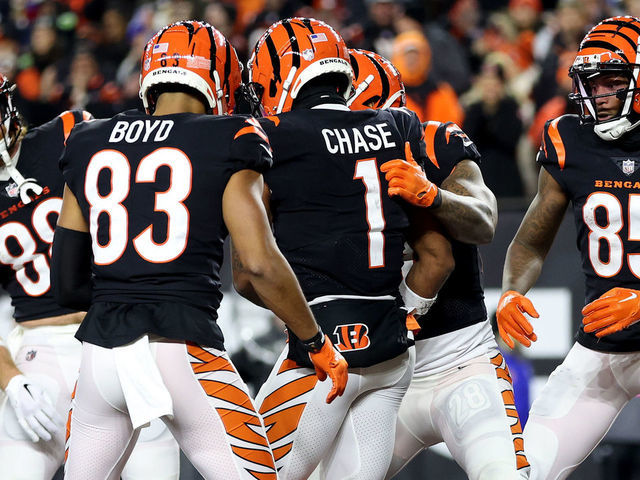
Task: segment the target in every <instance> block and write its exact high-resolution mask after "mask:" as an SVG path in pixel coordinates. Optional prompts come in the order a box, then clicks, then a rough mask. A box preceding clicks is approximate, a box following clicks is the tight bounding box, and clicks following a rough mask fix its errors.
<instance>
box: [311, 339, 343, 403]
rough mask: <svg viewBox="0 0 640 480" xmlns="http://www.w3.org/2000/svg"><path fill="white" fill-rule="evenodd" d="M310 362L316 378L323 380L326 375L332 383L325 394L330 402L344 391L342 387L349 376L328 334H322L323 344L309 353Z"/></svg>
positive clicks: (341, 357)
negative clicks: (316, 350) (327, 393)
mask: <svg viewBox="0 0 640 480" xmlns="http://www.w3.org/2000/svg"><path fill="white" fill-rule="evenodd" d="M309 357H310V358H311V362H312V363H313V366H314V367H315V368H316V375H317V377H318V379H319V380H320V381H321V382H323V381H324V380H325V379H326V378H327V375H329V378H330V379H331V382H332V383H333V387H332V388H331V391H330V392H329V395H327V403H331V402H333V401H334V400H335V398H336V397H339V396H341V395H342V394H343V393H344V389H345V388H346V386H347V379H348V378H349V375H348V372H347V368H348V367H349V366H348V365H347V361H346V360H345V359H344V357H343V356H342V355H340V352H338V351H337V350H336V349H335V348H333V344H332V343H331V340H330V339H329V337H328V336H326V335H325V336H324V344H323V345H322V348H321V349H320V351H318V352H317V353H309Z"/></svg>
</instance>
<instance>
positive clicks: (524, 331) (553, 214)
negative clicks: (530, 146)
mask: <svg viewBox="0 0 640 480" xmlns="http://www.w3.org/2000/svg"><path fill="white" fill-rule="evenodd" d="M568 204H569V198H568V196H567V194H566V193H565V192H564V190H563V189H562V187H561V186H560V185H559V184H558V182H557V181H556V180H554V178H553V177H552V176H551V175H550V174H549V173H548V172H547V171H546V170H545V169H544V168H542V169H540V176H539V177H538V192H537V194H536V196H535V198H534V199H533V202H532V203H531V205H530V206H529V209H528V210H527V213H526V214H525V216H524V218H523V220H522V223H521V224H520V228H519V229H518V232H517V233H516V236H515V237H514V239H513V240H512V242H511V244H510V245H509V249H508V250H507V257H506V259H505V264H504V270H503V273H502V291H503V292H504V293H503V294H502V297H501V298H500V302H499V303H498V310H497V312H496V317H497V321H498V331H499V332H500V336H501V337H502V339H503V340H504V341H505V342H506V343H507V345H509V346H510V347H511V348H513V346H514V342H513V340H512V339H511V338H510V336H511V337H513V338H515V339H516V340H518V341H519V342H520V343H522V344H523V345H525V346H527V347H528V346H530V345H531V341H536V340H537V336H536V334H535V333H534V332H533V327H532V326H531V324H530V323H529V321H528V320H527V319H526V317H525V316H524V313H528V314H529V315H531V316H533V317H536V318H537V317H538V313H537V312H536V310H535V308H534V307H533V304H532V303H531V301H530V300H529V299H528V298H526V297H524V294H525V293H527V292H528V291H529V289H530V288H531V287H532V286H533V285H534V284H535V283H536V281H537V280H538V277H539V276H540V272H541V271H542V265H543V263H544V259H545V258H546V256H547V253H549V249H550V248H551V244H552V243H553V239H554V238H555V236H556V234H557V233H558V228H560V224H561V223H562V219H563V217H564V214H565V211H566V210H567V205H568Z"/></svg>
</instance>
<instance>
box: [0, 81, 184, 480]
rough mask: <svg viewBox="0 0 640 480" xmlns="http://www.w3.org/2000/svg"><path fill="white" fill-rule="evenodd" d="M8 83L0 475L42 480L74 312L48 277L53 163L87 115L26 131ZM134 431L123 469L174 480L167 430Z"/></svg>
mask: <svg viewBox="0 0 640 480" xmlns="http://www.w3.org/2000/svg"><path fill="white" fill-rule="evenodd" d="M13 90H14V85H12V84H10V82H9V81H8V80H7V79H6V78H5V77H4V76H2V75H0V131H1V137H0V157H1V162H2V167H1V168H0V188H2V194H1V195H0V282H1V284H2V286H3V288H4V289H5V290H6V292H7V293H8V294H9V295H10V296H11V301H12V304H13V307H14V308H15V312H14V319H15V320H16V322H17V326H16V327H15V328H14V329H13V331H12V332H11V333H10V335H9V337H8V338H7V341H6V345H5V344H4V343H3V342H2V339H0V388H2V389H3V390H4V392H5V394H6V395H4V396H3V398H2V406H1V407H0V465H2V467H1V470H2V475H1V476H2V477H3V478H10V479H12V480H20V479H24V480H49V479H50V478H51V477H53V475H54V473H55V471H56V470H57V469H58V468H59V467H60V466H61V465H62V463H63V460H64V441H65V429H64V419H65V418H66V416H67V413H68V412H69V406H70V402H71V391H72V390H73V385H74V383H75V381H76V378H77V375H78V368H79V365H80V342H78V341H77V340H76V339H75V338H74V333H75V332H76V330H77V329H78V324H79V323H80V321H81V320H82V318H83V317H84V312H78V311H75V310H71V309H68V308H63V307H60V306H59V305H57V304H56V302H55V300H54V298H53V295H52V292H51V285H50V281H49V263H50V251H51V242H52V240H53V229H54V226H55V224H56V219H57V217H58V213H59V212H60V206H61V204H62V190H63V186H64V181H63V179H62V175H61V174H60V171H59V169H58V165H57V161H58V158H59V157H60V154H61V152H62V150H63V148H64V142H65V140H66V138H67V137H68V136H69V133H70V132H71V129H72V128H73V126H74V125H75V124H76V123H77V122H81V121H83V120H87V119H89V118H91V115H90V114H89V113H88V112H82V111H69V112H64V113H63V114H61V115H60V116H58V117H56V118H55V119H53V120H52V121H50V122H48V123H46V124H44V125H42V126H40V127H38V128H34V129H30V130H28V131H27V129H26V127H25V126H24V124H23V121H22V119H21V117H20V114H19V112H18V110H17V109H16V108H15V106H14V104H13V98H12V95H13ZM25 177H27V178H25ZM143 438H144V439H145V440H150V441H149V442H142V441H141V442H139V447H138V448H136V451H135V453H134V455H133V456H132V457H131V461H130V462H129V463H128V464H127V468H126V469H125V472H124V473H123V477H124V478H126V479H132V478H135V479H141V478H149V479H150V478H154V479H156V478H160V479H177V478H178V475H179V467H180V458H179V451H178V446H177V444H176V443H175V441H174V440H173V439H172V437H171V435H170V433H169V431H168V430H167V429H166V428H165V427H164V425H162V424H161V423H160V424H158V425H156V426H154V427H153V428H152V429H146V430H145V433H144V434H143V435H142V437H141V440H142V439H143ZM151 440H153V441H151Z"/></svg>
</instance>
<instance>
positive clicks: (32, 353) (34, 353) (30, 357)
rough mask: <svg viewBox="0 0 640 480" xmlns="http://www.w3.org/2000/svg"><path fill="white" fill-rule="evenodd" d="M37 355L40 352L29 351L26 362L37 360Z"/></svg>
mask: <svg viewBox="0 0 640 480" xmlns="http://www.w3.org/2000/svg"><path fill="white" fill-rule="evenodd" d="M36 353H38V352H36V351H35V350H29V351H28V352H27V354H26V355H25V360H26V361H27V362H30V361H31V360H33V359H34V358H36Z"/></svg>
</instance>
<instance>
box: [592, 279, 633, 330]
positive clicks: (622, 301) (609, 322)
mask: <svg viewBox="0 0 640 480" xmlns="http://www.w3.org/2000/svg"><path fill="white" fill-rule="evenodd" d="M582 315H584V318H583V319H582V323H583V324H584V331H585V332H587V333H591V332H596V337H604V336H605V335H610V334H612V333H615V332H619V331H620V330H622V329H624V328H627V327H629V326H631V325H633V324H634V323H636V322H637V321H638V320H640V291H638V290H632V289H630V288H620V287H616V288H612V289H611V290H609V291H608V292H605V293H603V294H602V296H601V297H600V298H597V299H596V300H594V301H593V302H591V303H589V304H587V305H586V306H585V307H584V308H583V309H582Z"/></svg>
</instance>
